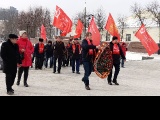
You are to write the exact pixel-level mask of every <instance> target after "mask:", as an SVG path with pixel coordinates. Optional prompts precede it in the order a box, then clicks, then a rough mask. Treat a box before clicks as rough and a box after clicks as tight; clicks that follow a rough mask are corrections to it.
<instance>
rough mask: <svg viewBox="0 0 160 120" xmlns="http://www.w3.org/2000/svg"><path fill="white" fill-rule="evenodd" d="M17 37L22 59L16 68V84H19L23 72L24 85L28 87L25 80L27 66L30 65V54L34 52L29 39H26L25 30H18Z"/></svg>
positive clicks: (26, 77)
mask: <svg viewBox="0 0 160 120" xmlns="http://www.w3.org/2000/svg"><path fill="white" fill-rule="evenodd" d="M19 35H20V37H19V39H18V41H17V44H18V46H19V52H20V56H21V60H22V67H20V68H19V70H18V80H17V85H18V86H19V85H20V81H21V77H22V74H23V72H24V86H25V87H29V85H28V83H27V80H28V74H29V67H31V66H32V54H33V52H34V47H33V45H32V43H31V42H30V40H29V39H28V36H27V32H26V31H24V30H23V31H20V32H19Z"/></svg>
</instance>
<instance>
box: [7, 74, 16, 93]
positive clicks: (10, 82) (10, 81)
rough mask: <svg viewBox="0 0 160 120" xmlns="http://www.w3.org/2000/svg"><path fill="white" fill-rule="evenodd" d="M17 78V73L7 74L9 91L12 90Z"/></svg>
mask: <svg viewBox="0 0 160 120" xmlns="http://www.w3.org/2000/svg"><path fill="white" fill-rule="evenodd" d="M15 78H16V73H10V74H8V73H7V74H6V87H7V92H9V91H11V90H12V86H13V84H14V81H15Z"/></svg>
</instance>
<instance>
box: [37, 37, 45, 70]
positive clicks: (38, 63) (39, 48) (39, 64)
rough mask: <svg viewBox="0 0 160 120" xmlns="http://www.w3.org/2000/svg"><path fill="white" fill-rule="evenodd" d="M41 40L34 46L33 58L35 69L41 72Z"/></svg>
mask: <svg viewBox="0 0 160 120" xmlns="http://www.w3.org/2000/svg"><path fill="white" fill-rule="evenodd" d="M43 41H44V40H43V39H42V38H40V39H39V43H37V44H36V46H35V56H36V63H35V68H36V69H40V70H42V67H43V62H44V49H45V45H44V43H43Z"/></svg>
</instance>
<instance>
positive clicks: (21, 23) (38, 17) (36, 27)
mask: <svg viewBox="0 0 160 120" xmlns="http://www.w3.org/2000/svg"><path fill="white" fill-rule="evenodd" d="M51 22H52V20H51V15H50V11H49V10H48V9H43V8H42V7H36V8H29V10H28V11H27V12H24V11H22V12H20V13H19V17H18V28H19V29H20V30H22V29H24V30H27V32H28V34H29V36H30V37H32V38H35V37H37V35H39V36H40V34H38V33H40V27H41V25H42V24H44V26H45V27H46V30H47V35H48V38H51V37H52V28H53V27H52V25H51ZM39 36H38V37H39Z"/></svg>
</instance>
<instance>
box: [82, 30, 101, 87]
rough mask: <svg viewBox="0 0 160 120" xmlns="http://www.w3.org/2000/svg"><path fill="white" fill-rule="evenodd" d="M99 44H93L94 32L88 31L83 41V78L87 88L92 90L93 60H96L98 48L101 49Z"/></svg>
mask: <svg viewBox="0 0 160 120" xmlns="http://www.w3.org/2000/svg"><path fill="white" fill-rule="evenodd" d="M99 48H100V45H99V46H95V45H93V41H92V33H91V32H88V33H87V34H86V39H84V40H83V41H82V60H83V65H84V70H85V73H84V77H83V78H82V81H83V82H84V84H85V88H86V90H91V89H90V86H89V76H90V75H91V73H92V71H93V62H94V56H95V54H96V49H99Z"/></svg>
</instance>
